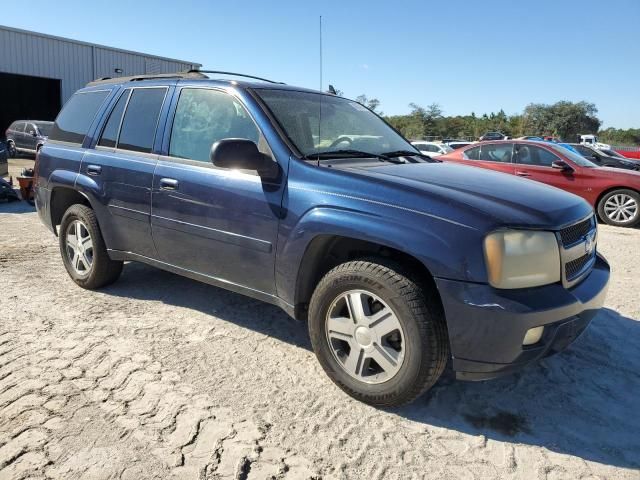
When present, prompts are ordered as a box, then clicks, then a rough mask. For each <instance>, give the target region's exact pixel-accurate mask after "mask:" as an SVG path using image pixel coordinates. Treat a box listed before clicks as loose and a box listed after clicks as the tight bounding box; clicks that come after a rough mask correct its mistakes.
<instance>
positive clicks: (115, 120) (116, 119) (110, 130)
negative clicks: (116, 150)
mask: <svg viewBox="0 0 640 480" xmlns="http://www.w3.org/2000/svg"><path fill="white" fill-rule="evenodd" d="M130 91H131V90H125V92H124V93H123V94H122V95H120V99H119V100H118V103H116V106H115V107H114V108H113V110H112V111H111V115H110V116H109V120H107V124H106V125H105V127H104V130H103V131H102V136H101V137H100V141H99V142H98V145H101V146H103V147H111V148H113V147H115V146H116V142H117V140H118V129H119V128H120V120H122V113H123V112H124V107H125V106H126V105H127V99H128V98H129V92H130Z"/></svg>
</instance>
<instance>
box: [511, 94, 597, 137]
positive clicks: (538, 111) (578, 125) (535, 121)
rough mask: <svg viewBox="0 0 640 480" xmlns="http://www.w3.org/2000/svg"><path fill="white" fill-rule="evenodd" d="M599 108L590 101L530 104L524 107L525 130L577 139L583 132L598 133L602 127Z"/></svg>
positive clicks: (537, 133)
mask: <svg viewBox="0 0 640 480" xmlns="http://www.w3.org/2000/svg"><path fill="white" fill-rule="evenodd" d="M597 113H598V109H597V108H596V106H595V105H594V104H593V103H589V102H584V101H583V102H577V103H573V102H568V101H561V102H557V103H554V104H553V105H546V104H540V103H538V104H535V103H532V104H529V105H527V107H526V108H525V109H524V130H525V131H526V132H527V134H528V135H554V136H559V137H560V138H563V139H565V140H575V138H576V136H577V135H578V134H581V133H596V132H597V131H598V129H599V128H600V124H601V122H600V120H599V119H598V117H597Z"/></svg>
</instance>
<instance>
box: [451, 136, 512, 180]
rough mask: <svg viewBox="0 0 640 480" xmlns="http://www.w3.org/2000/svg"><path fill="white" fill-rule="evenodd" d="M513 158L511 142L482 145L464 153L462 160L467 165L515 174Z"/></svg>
mask: <svg viewBox="0 0 640 480" xmlns="http://www.w3.org/2000/svg"><path fill="white" fill-rule="evenodd" d="M512 156H513V143H511V142H500V143H482V144H480V145H478V146H477V147H473V148H470V149H467V150H465V151H464V152H462V157H461V159H462V162H463V163H466V164H467V165H472V166H474V167H481V168H486V169H488V170H496V171H498V172H503V173H509V174H513V173H514V167H513V163H512Z"/></svg>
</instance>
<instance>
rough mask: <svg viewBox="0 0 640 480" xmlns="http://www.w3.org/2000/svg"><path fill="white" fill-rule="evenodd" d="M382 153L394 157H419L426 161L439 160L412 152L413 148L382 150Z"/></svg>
mask: <svg viewBox="0 0 640 480" xmlns="http://www.w3.org/2000/svg"><path fill="white" fill-rule="evenodd" d="M382 155H384V156H385V157H389V158H394V157H420V158H423V159H425V160H427V161H432V162H439V161H440V160H437V159H434V158H431V157H430V156H429V155H425V154H424V153H421V152H414V151H413V150H394V151H393V152H384V153H383V154H382Z"/></svg>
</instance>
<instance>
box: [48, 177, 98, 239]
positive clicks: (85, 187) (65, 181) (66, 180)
mask: <svg viewBox="0 0 640 480" xmlns="http://www.w3.org/2000/svg"><path fill="white" fill-rule="evenodd" d="M60 187H63V188H68V189H71V190H74V191H76V192H78V193H79V194H80V195H82V196H83V197H84V198H86V199H87V201H88V202H89V205H91V208H92V209H93V211H94V212H95V213H96V217H98V223H99V224H101V225H104V221H105V218H106V215H110V213H109V212H108V210H107V209H106V208H105V207H104V205H103V203H102V198H101V197H102V195H101V193H100V187H99V186H98V184H97V183H96V182H95V181H94V180H93V179H92V178H91V177H88V176H86V175H82V174H79V173H76V172H70V171H68V170H54V171H53V172H52V174H51V175H50V176H49V182H48V185H47V188H48V189H50V190H51V192H52V193H53V191H54V190H55V189H56V188H60ZM52 198H53V197H52ZM50 210H51V209H50ZM49 215H52V212H50V213H49ZM52 223H53V222H52ZM102 234H103V237H104V239H105V243H106V244H107V245H108V244H109V242H108V238H107V237H108V232H104V231H103V232H102Z"/></svg>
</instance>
